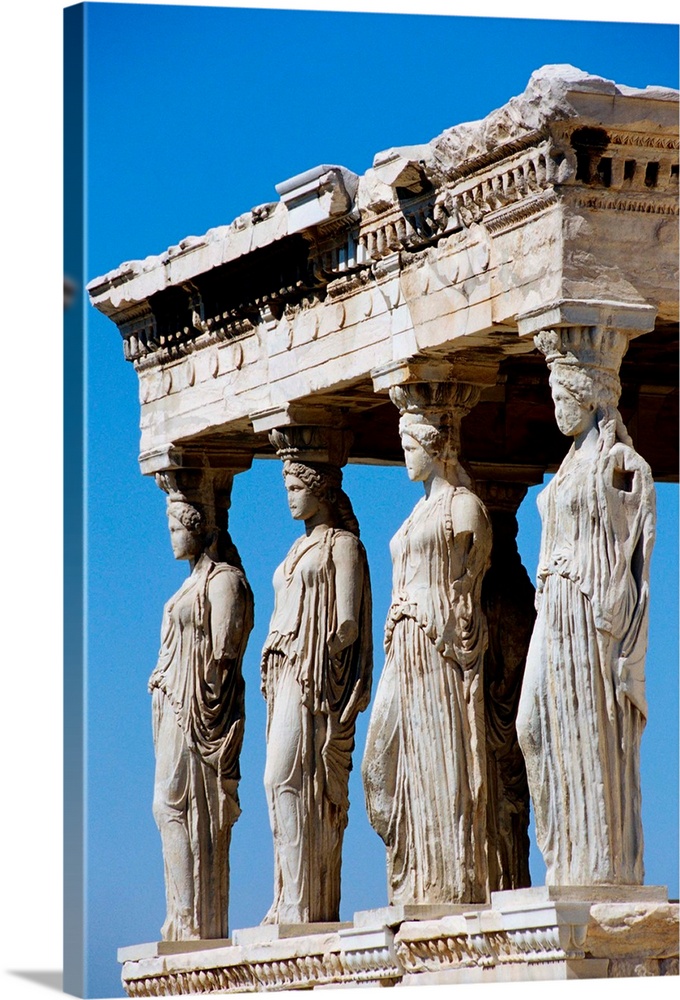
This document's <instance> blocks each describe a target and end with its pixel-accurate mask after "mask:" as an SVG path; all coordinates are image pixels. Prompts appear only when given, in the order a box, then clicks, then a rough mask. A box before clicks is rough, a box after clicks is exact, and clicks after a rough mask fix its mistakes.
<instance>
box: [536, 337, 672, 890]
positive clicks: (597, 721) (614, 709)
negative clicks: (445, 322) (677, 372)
mask: <svg viewBox="0 0 680 1000" xmlns="http://www.w3.org/2000/svg"><path fill="white" fill-rule="evenodd" d="M535 340H536V344H537V346H538V347H539V348H540V350H541V351H542V353H543V354H544V355H545V357H546V360H547V363H548V365H549V367H550V384H551V389H552V395H553V400H554V403H555V417H556V420H557V425H558V427H559V429H560V430H561V431H562V433H563V434H566V435H567V436H569V437H571V438H573V444H572V447H571V449H570V450H569V453H568V454H567V456H566V458H565V459H564V461H563V463H562V465H561V466H560V469H559V471H558V472H557V475H556V476H555V477H554V479H552V480H551V482H550V483H549V484H548V486H547V487H546V489H545V490H544V491H543V493H541V495H540V497H539V510H540V513H541V519H542V522H543V533H542V539H541V555H540V560H539V567H538V589H537V595H536V605H537V611H538V616H537V619H536V625H535V627H534V631H533V635H532V639H531V645H530V648H529V654H528V658H527V668H526V674H525V678H524V686H523V690H522V697H521V702H520V708H519V714H518V720H517V727H518V733H519V739H520V744H521V747H522V750H523V753H524V756H525V759H526V763H527V773H528V778H529V788H530V791H531V796H532V800H533V803H534V810H535V814H536V836H537V841H538V844H539V847H540V849H541V851H542V853H543V857H544V859H545V862H546V868H547V872H546V884H548V885H588V884H590V885H597V884H612V883H613V884H628V885H635V884H641V883H642V881H643V859H642V852H643V842H642V820H641V801H640V738H641V736H642V730H643V727H644V724H645V719H646V716H647V705H646V701H645V684H644V662H645V653H646V645H647V619H648V601H649V564H650V557H651V552H652V545H653V541H654V525H655V500H654V483H653V480H652V475H651V472H650V469H649V466H648V465H647V463H646V462H645V461H644V460H643V459H642V458H641V457H640V456H639V455H638V454H637V452H636V451H635V449H634V447H633V443H632V441H631V439H630V437H629V435H628V433H627V431H626V429H625V427H624V425H623V421H622V420H621V415H620V414H619V411H618V409H617V403H618V399H619V395H620V392H621V385H620V382H619V377H618V371H619V366H620V363H621V358H622V357H623V354H624V352H625V350H626V347H627V343H628V338H627V335H626V334H625V333H624V332H621V331H618V330H616V329H607V328H603V327H602V326H586V327H566V328H561V329H554V330H545V331H543V332H541V333H539V334H538V335H537V336H536V338H535Z"/></svg>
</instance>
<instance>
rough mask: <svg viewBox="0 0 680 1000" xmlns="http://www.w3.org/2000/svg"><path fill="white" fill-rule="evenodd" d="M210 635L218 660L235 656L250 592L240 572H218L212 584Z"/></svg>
mask: <svg viewBox="0 0 680 1000" xmlns="http://www.w3.org/2000/svg"><path fill="white" fill-rule="evenodd" d="M208 600H209V602H210V638H211V640H212V649H213V656H214V658H215V659H216V660H218V661H219V660H233V659H235V658H236V656H238V652H239V649H240V648H241V643H242V640H243V629H244V625H245V617H246V593H245V587H244V585H243V581H242V580H241V577H240V576H239V574H238V573H234V572H231V571H222V572H220V573H215V575H214V576H213V578H212V579H211V580H210V583H209V585H208Z"/></svg>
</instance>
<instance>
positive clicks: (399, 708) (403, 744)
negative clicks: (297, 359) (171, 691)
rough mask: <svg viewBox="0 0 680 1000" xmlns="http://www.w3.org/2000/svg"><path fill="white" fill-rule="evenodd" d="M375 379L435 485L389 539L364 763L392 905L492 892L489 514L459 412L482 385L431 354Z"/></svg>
mask: <svg viewBox="0 0 680 1000" xmlns="http://www.w3.org/2000/svg"><path fill="white" fill-rule="evenodd" d="M494 377H495V372H494ZM374 385H375V387H376V388H378V389H380V388H389V391H390V397H391V399H392V401H393V402H394V403H395V404H396V405H397V406H398V408H399V411H400V413H401V419H400V422H399V426H400V431H401V436H402V445H403V448H404V455H405V460H406V468H407V472H408V475H409V477H410V478H411V479H412V480H415V481H421V482H422V483H423V485H424V488H425V495H424V497H423V498H422V499H421V500H420V501H419V502H418V503H417V504H416V507H415V508H414V510H413V512H412V513H411V515H410V517H409V518H408V519H407V520H406V522H405V523H404V524H403V525H402V527H401V528H400V530H399V531H398V532H397V534H396V535H395V537H394V538H393V539H392V542H391V546H390V547H391V552H392V561H393V587H392V605H391V608H390V611H389V614H388V619H387V623H386V626H385V650H386V661H385V667H384V670H383V673H382V676H381V679H380V684H379V687H378V691H377V693H376V698H375V702H374V705H373V710H372V714H371V721H370V724H369V731H368V736H367V742H366V752H365V755H364V760H363V765H362V771H363V778H364V788H365V792H366V803H367V809H368V815H369V819H370V821H371V824H372V826H373V827H374V829H375V830H376V832H377V833H378V834H379V836H380V837H381V838H382V840H383V841H384V842H385V846H386V848H387V872H388V893H389V899H390V903H391V904H393V905H399V904H402V905H411V904H435V905H436V904H456V903H475V902H484V901H485V900H486V899H487V896H488V865H487V845H486V754H485V739H486V738H485V721H484V695H483V661H484V652H485V649H486V645H487V630H486V620H485V617H484V613H483V611H482V604H481V589H482V580H483V578H484V574H485V572H486V570H487V568H488V565H489V558H490V552H491V525H490V522H489V518H488V515H487V513H486V510H485V508H484V505H483V504H482V502H481V501H480V499H479V497H478V496H477V495H476V494H475V493H474V492H473V490H472V483H471V479H470V477H469V475H468V473H467V472H466V470H465V469H464V468H463V466H462V464H461V462H460V460H459V450H460V422H461V419H462V418H463V416H464V415H465V414H466V413H468V412H469V410H470V409H471V408H472V407H473V406H474V405H475V403H476V402H477V401H478V399H479V396H480V391H481V390H480V387H479V386H478V385H473V384H470V383H469V382H462V381H458V380H455V369H453V366H452V365H451V364H448V363H440V362H430V361H426V360H423V361H409V362H405V363H403V364H401V365H393V366H390V368H389V369H388V370H387V371H382V372H376V373H374Z"/></svg>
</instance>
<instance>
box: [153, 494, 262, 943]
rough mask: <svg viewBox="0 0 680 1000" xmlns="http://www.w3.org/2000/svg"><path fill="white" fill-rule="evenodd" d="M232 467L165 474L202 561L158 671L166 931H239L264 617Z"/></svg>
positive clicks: (175, 509) (174, 512)
mask: <svg viewBox="0 0 680 1000" xmlns="http://www.w3.org/2000/svg"><path fill="white" fill-rule="evenodd" d="M231 479H232V477H231V476H227V478H226V480H225V481H224V482H222V483H220V484H219V485H218V484H217V483H216V482H215V481H214V479H212V478H210V477H203V478H202V480H201V481H199V482H198V483H197V484H196V483H193V484H191V485H190V484H189V482H188V481H186V480H185V481H182V478H181V476H179V477H178V476H177V475H176V474H175V475H170V476H166V477H165V478H163V479H162V483H161V484H162V485H163V487H164V488H165V489H166V492H167V493H168V508H167V512H168V523H169V528H170V538H171V542H172V549H173V553H174V555H175V558H176V559H186V560H188V561H189V563H190V566H191V573H190V575H189V577H188V579H187V580H186V581H185V583H184V584H183V585H182V586H181V587H180V589H179V590H178V591H177V593H176V594H175V595H174V597H172V598H171V599H170V600H169V601H168V603H167V604H166V606H165V610H164V613H163V625H162V629H161V648H160V653H159V658H158V663H157V664H156V668H155V669H154V671H153V673H152V675H151V679H150V681H149V690H150V691H151V694H152V697H153V737H154V749H155V753H156V775H155V785H154V801H153V813H154V818H155V820H156V823H157V824H158V829H159V831H160V834H161V841H162V845H163V861H164V868H165V891H166V905H167V914H166V919H165V922H164V924H163V927H162V931H161V933H162V935H163V939H164V940H166V941H182V940H190V939H199V940H200V939H205V938H223V939H224V938H227V937H228V933H229V922H228V907H229V845H230V841H231V828H232V826H233V824H234V823H235V822H236V820H237V819H238V816H239V814H240V808H239V800H238V792H237V788H238V782H239V778H240V771H239V755H240V752H241V744H242V741H243V727H244V718H245V709H244V692H245V686H244V682H243V676H242V673H241V664H242V662H243V655H244V652H245V648H246V643H247V641H248V635H249V634H250V631H251V629H252V626H253V598H252V593H251V591H250V587H249V586H248V583H247V581H246V578H245V574H244V572H243V567H242V565H241V561H240V559H239V556H238V553H237V552H236V549H235V547H234V545H233V543H232V541H231V538H230V537H229V533H228V530H227V509H228V497H229V492H230V489H231Z"/></svg>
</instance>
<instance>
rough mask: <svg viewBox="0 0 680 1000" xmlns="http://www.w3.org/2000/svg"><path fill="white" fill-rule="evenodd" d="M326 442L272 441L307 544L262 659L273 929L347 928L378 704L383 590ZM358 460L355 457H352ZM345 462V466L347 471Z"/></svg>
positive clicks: (284, 436)
mask: <svg viewBox="0 0 680 1000" xmlns="http://www.w3.org/2000/svg"><path fill="white" fill-rule="evenodd" d="M319 436H321V437H322V438H324V437H326V442H327V443H326V452H325V455H324V457H326V458H327V457H329V456H328V451H329V444H328V437H333V438H334V439H335V438H337V434H335V433H334V432H333V431H331V432H330V434H328V432H326V434H324V431H323V430H322V429H315V431H314V432H309V431H308V430H307V429H304V428H292V427H289V428H285V429H282V430H278V431H275V432H274V433H273V434H272V440H273V443H274V444H275V445H276V447H277V450H278V453H279V454H280V455H281V456H282V457H284V466H283V475H284V483H285V487H286V492H287V495H288V505H289V507H290V512H291V514H292V516H293V517H294V518H295V519H296V520H300V521H303V522H304V525H305V533H304V535H302V536H301V537H300V538H299V539H298V540H297V541H296V542H295V543H294V544H293V547H292V548H291V550H290V552H289V553H288V555H287V556H286V558H285V559H284V561H283V562H282V563H281V565H280V566H279V568H278V569H277V570H276V573H275V574H274V591H275V605H274V613H273V615H272V619H271V622H270V626H269V635H268V636H267V639H266V642H265V646H264V650H263V652H262V691H263V694H264V696H265V698H266V700H267V764H266V769H265V777H264V783H265V789H266V792H267V801H268V805H269V819H270V823H271V828H272V834H273V838H274V866H275V870H274V902H273V903H272V906H271V908H270V910H269V912H268V914H267V916H266V917H265V920H264V922H265V923H289V924H299V923H316V922H324V921H337V920H338V914H339V907H340V867H341V855H342V840H343V834H344V830H345V827H346V825H347V813H348V809H349V798H348V782H349V772H350V770H351V767H352V751H353V749H354V729H355V724H356V718H357V715H358V714H359V712H361V711H363V709H365V708H366V706H367V705H368V702H369V699H370V693H371V672H372V638H371V587H370V580H369V574H368V563H367V560H366V553H365V550H364V547H363V545H362V544H361V542H360V541H359V525H358V522H357V520H356V517H355V516H354V512H353V510H352V505H351V503H350V500H349V497H348V496H347V494H346V493H345V492H344V491H343V490H342V472H341V469H340V467H339V465H334V464H331V463H329V462H327V461H326V462H320V461H318V460H317V461H310V460H309V458H308V454H309V453H310V452H311V454H313V455H314V456H315V457H316V458H317V459H318V457H319ZM345 457H346V456H345ZM343 460H344V459H343Z"/></svg>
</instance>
